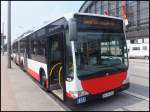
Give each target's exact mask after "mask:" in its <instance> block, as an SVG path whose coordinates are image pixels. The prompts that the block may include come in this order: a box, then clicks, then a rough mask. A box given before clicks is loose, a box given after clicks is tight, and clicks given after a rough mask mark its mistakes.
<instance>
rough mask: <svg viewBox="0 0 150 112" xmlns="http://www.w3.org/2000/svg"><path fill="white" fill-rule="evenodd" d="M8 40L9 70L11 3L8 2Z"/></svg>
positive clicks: (9, 65)
mask: <svg viewBox="0 0 150 112" xmlns="http://www.w3.org/2000/svg"><path fill="white" fill-rule="evenodd" d="M7 37H8V39H7V51H8V53H7V54H8V68H11V1H8V36H7Z"/></svg>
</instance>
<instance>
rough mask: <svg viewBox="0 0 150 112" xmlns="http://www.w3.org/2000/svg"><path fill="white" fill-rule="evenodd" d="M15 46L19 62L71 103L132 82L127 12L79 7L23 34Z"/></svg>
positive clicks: (101, 95) (109, 93) (106, 94)
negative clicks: (119, 13)
mask: <svg viewBox="0 0 150 112" xmlns="http://www.w3.org/2000/svg"><path fill="white" fill-rule="evenodd" d="M12 46H13V49H12V50H13V51H15V52H14V53H13V54H14V55H15V56H14V57H16V56H19V61H18V64H19V65H20V66H21V67H22V68H23V69H24V70H26V71H27V72H28V74H30V75H31V76H32V77H33V78H34V79H35V80H37V81H39V83H40V84H41V86H42V87H43V88H44V89H45V90H47V91H51V92H52V93H53V94H54V95H55V96H57V97H58V98H59V99H61V100H62V101H64V102H66V103H67V102H70V101H71V102H72V103H73V104H81V103H85V102H88V100H91V99H94V98H97V97H98V98H106V97H109V96H112V95H114V94H116V93H117V92H119V91H123V90H125V89H128V88H129V74H128V65H129V64H128V54H127V45H126V37H125V32H124V24H123V20H122V19H121V18H117V17H111V16H103V15H98V14H88V13H74V14H72V15H68V16H64V17H62V18H59V19H57V20H56V21H54V22H52V23H50V24H48V25H46V26H44V27H42V28H40V29H38V30H36V31H34V32H32V33H30V34H28V35H26V36H24V37H22V38H19V39H17V41H15V42H14V43H13V45H12ZM16 46H17V47H16ZM69 104H70V103H69Z"/></svg>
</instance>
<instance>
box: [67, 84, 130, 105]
mask: <svg viewBox="0 0 150 112" xmlns="http://www.w3.org/2000/svg"><path fill="white" fill-rule="evenodd" d="M129 86H130V83H126V84H123V85H122V86H120V87H119V88H116V89H113V90H110V91H114V95H115V94H117V93H118V92H121V91H123V90H126V89H128V88H129ZM110 91H105V92H103V93H100V94H96V95H87V96H85V97H86V102H85V103H87V102H89V101H92V100H96V99H103V98H102V95H103V94H104V93H107V92H110ZM77 100H78V99H71V98H68V97H67V98H66V104H67V105H81V104H85V103H81V104H78V103H77Z"/></svg>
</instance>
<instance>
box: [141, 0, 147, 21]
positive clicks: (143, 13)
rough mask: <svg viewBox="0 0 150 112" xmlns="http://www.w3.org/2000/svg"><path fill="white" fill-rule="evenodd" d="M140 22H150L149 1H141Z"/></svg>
mask: <svg viewBox="0 0 150 112" xmlns="http://www.w3.org/2000/svg"><path fill="white" fill-rule="evenodd" d="M139 19H140V20H139V21H140V24H144V23H148V22H149V1H140V17H139Z"/></svg>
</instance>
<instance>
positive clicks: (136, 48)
mask: <svg viewBox="0 0 150 112" xmlns="http://www.w3.org/2000/svg"><path fill="white" fill-rule="evenodd" d="M132 50H136V51H137V50H140V47H133V48H132Z"/></svg>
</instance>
